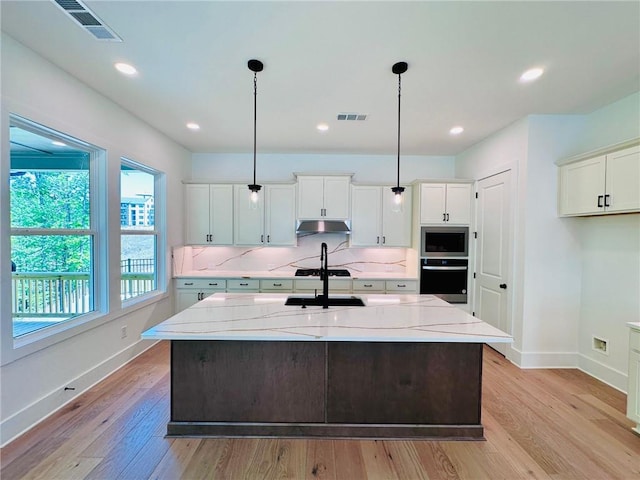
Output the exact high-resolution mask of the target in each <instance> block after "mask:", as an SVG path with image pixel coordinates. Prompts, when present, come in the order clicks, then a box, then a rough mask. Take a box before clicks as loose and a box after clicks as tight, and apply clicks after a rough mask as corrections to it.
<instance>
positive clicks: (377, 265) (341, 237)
mask: <svg viewBox="0 0 640 480" xmlns="http://www.w3.org/2000/svg"><path fill="white" fill-rule="evenodd" d="M322 242H326V243H327V246H328V250H329V267H330V268H346V269H348V270H349V271H350V272H351V273H352V274H356V273H379V272H387V273H398V274H405V273H406V266H407V265H406V264H407V252H408V249H406V248H350V247H349V237H348V235H345V234H342V233H322V234H309V235H301V236H299V237H298V246H297V247H231V246H230V247H208V246H184V247H176V248H174V249H173V274H174V275H183V274H188V272H190V271H205V270H206V271H211V272H215V271H253V272H255V271H261V272H277V273H286V274H289V273H290V274H293V273H294V272H295V270H296V269H298V268H319V267H320V244H321V243H322Z"/></svg>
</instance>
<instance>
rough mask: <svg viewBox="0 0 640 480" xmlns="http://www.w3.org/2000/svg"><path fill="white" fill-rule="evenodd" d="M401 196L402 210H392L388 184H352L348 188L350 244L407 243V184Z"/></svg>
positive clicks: (408, 199)
mask: <svg viewBox="0 0 640 480" xmlns="http://www.w3.org/2000/svg"><path fill="white" fill-rule="evenodd" d="M402 196H403V197H404V198H403V206H402V209H401V210H400V211H396V210H397V209H395V208H394V197H395V195H394V193H393V192H392V191H391V187H379V186H365V185H354V186H353V187H352V189H351V230H352V232H351V246H353V247H409V246H411V205H412V202H411V187H407V188H406V190H405V191H404V193H403V194H402Z"/></svg>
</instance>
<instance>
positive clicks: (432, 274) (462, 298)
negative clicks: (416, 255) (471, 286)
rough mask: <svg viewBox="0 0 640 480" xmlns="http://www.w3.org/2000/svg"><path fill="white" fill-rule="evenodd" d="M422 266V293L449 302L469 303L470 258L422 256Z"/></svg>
mask: <svg viewBox="0 0 640 480" xmlns="http://www.w3.org/2000/svg"><path fill="white" fill-rule="evenodd" d="M420 267H421V268H420V293H427V294H432V295H435V296H437V297H440V298H442V299H443V300H445V301H447V302H449V303H467V281H468V280H467V279H468V273H469V260H468V259H466V258H422V259H420Z"/></svg>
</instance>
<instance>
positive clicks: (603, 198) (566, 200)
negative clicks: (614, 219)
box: [558, 146, 640, 216]
mask: <svg viewBox="0 0 640 480" xmlns="http://www.w3.org/2000/svg"><path fill="white" fill-rule="evenodd" d="M558 187H559V190H558V211H559V214H560V215H561V216H579V215H599V214H606V213H628V212H638V211H640V146H634V147H629V148H625V149H623V150H618V151H614V152H611V153H607V154H605V155H598V156H594V157H592V158H587V159H585V160H580V161H576V162H573V163H568V164H566V165H562V166H561V167H560V168H559V181H558Z"/></svg>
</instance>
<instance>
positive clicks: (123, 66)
mask: <svg viewBox="0 0 640 480" xmlns="http://www.w3.org/2000/svg"><path fill="white" fill-rule="evenodd" d="M114 66H115V67H116V70H118V71H119V72H120V73H124V74H125V75H135V74H136V73H138V70H136V67H134V66H133V65H129V64H128V63H116V64H115V65H114Z"/></svg>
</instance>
